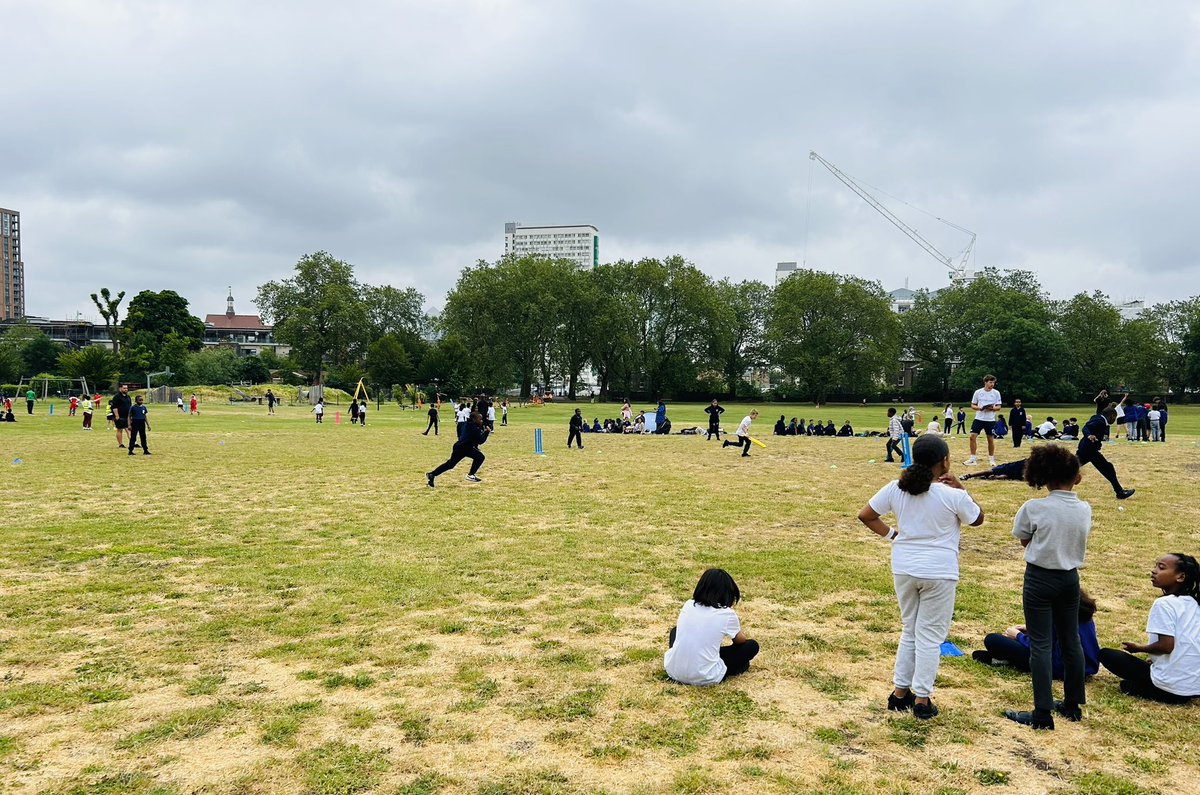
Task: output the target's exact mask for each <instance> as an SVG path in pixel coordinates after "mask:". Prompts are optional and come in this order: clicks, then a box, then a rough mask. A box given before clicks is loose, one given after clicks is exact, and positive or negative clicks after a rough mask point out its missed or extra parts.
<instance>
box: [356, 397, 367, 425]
mask: <svg viewBox="0 0 1200 795" xmlns="http://www.w3.org/2000/svg"><path fill="white" fill-rule="evenodd" d="M358 424H359V426H361V427H363V428H365V427H367V401H366V399H365V398H364V399H362V400H360V401H358Z"/></svg>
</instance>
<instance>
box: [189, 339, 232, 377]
mask: <svg viewBox="0 0 1200 795" xmlns="http://www.w3.org/2000/svg"><path fill="white" fill-rule="evenodd" d="M187 371H188V373H189V374H190V375H191V376H192V379H193V380H194V381H195V382H196V383H197V384H207V385H210V386H215V385H218V384H228V383H230V382H231V381H235V380H237V377H238V357H237V354H236V353H234V352H233V351H232V350H230V349H229V348H204V349H203V350H200V351H197V352H196V353H193V354H191V355H190V356H188V360H187Z"/></svg>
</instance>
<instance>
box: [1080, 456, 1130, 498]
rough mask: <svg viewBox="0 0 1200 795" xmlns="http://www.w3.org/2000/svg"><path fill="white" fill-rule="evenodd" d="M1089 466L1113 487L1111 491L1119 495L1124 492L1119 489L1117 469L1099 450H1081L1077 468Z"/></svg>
mask: <svg viewBox="0 0 1200 795" xmlns="http://www.w3.org/2000/svg"><path fill="white" fill-rule="evenodd" d="M1085 464H1091V465H1092V466H1094V467H1095V468H1096V471H1097V472H1099V473H1100V474H1101V475H1103V476H1104V479H1105V480H1107V481H1108V482H1109V484H1110V485H1111V486H1112V487H1113V491H1115V492H1116V493H1117V494H1120V493H1122V492H1123V491H1124V489H1122V488H1121V482H1120V481H1119V480H1117V468H1116V467H1114V466H1113V465H1112V462H1111V461H1109V460H1108V459H1107V458H1105V457H1104V453H1102V452H1100V451H1099V450H1090V449H1089V450H1083V451H1081V452H1080V453H1079V466H1081V467H1082V466H1084V465H1085Z"/></svg>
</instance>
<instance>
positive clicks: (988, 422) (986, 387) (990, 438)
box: [963, 374, 1000, 467]
mask: <svg viewBox="0 0 1200 795" xmlns="http://www.w3.org/2000/svg"><path fill="white" fill-rule="evenodd" d="M971 408H972V409H974V410H975V420H974V422H972V423H971V457H970V458H968V459H967V460H966V461H964V462H963V463H964V464H965V465H966V466H969V467H973V466H975V448H976V444H977V443H976V439H977V438H978V437H979V434H980V433H983V434H985V435H986V436H987V445H988V462H989V463H990V464H991V466H996V412H998V411H999V410H1000V391H999V390H997V389H996V376H994V375H990V374H989V375H985V376H984V377H983V388H982V389H976V390H975V394H974V395H972V396H971Z"/></svg>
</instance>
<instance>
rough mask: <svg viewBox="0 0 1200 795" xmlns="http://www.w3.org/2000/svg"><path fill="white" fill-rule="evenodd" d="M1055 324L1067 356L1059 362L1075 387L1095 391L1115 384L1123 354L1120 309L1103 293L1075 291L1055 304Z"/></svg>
mask: <svg viewBox="0 0 1200 795" xmlns="http://www.w3.org/2000/svg"><path fill="white" fill-rule="evenodd" d="M1057 308H1058V321H1057V323H1056V324H1055V326H1056V328H1057V329H1058V330H1059V332H1060V333H1061V334H1062V338H1063V342H1064V343H1065V344H1066V348H1067V351H1068V352H1069V353H1068V355H1067V357H1066V358H1065V359H1064V360H1063V361H1061V362H1059V365H1060V367H1062V368H1063V369H1064V370H1066V375H1067V378H1068V379H1069V380H1070V381H1071V383H1072V384H1073V385H1074V387H1075V389H1076V390H1077V391H1078V392H1080V393H1083V394H1086V395H1088V396H1089V397H1090V396H1091V395H1094V394H1096V393H1097V392H1099V391H1100V390H1101V389H1108V388H1110V387H1115V386H1117V383H1116V382H1117V380H1118V379H1119V378H1120V372H1121V364H1122V362H1121V360H1122V359H1123V358H1124V356H1125V354H1124V351H1123V350H1122V346H1121V345H1119V344H1117V343H1118V341H1119V340H1120V338H1121V313H1120V312H1118V311H1117V309H1116V307H1114V306H1113V305H1112V303H1111V302H1110V301H1109V300H1108V296H1106V295H1105V294H1104V293H1102V292H1099V291H1096V292H1094V293H1092V294H1091V295H1088V294H1087V293H1079V294H1078V295H1076V296H1075V297H1074V298H1072V299H1070V300H1069V301H1065V302H1063V303H1062V304H1060V305H1059V306H1058V307H1057Z"/></svg>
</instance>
